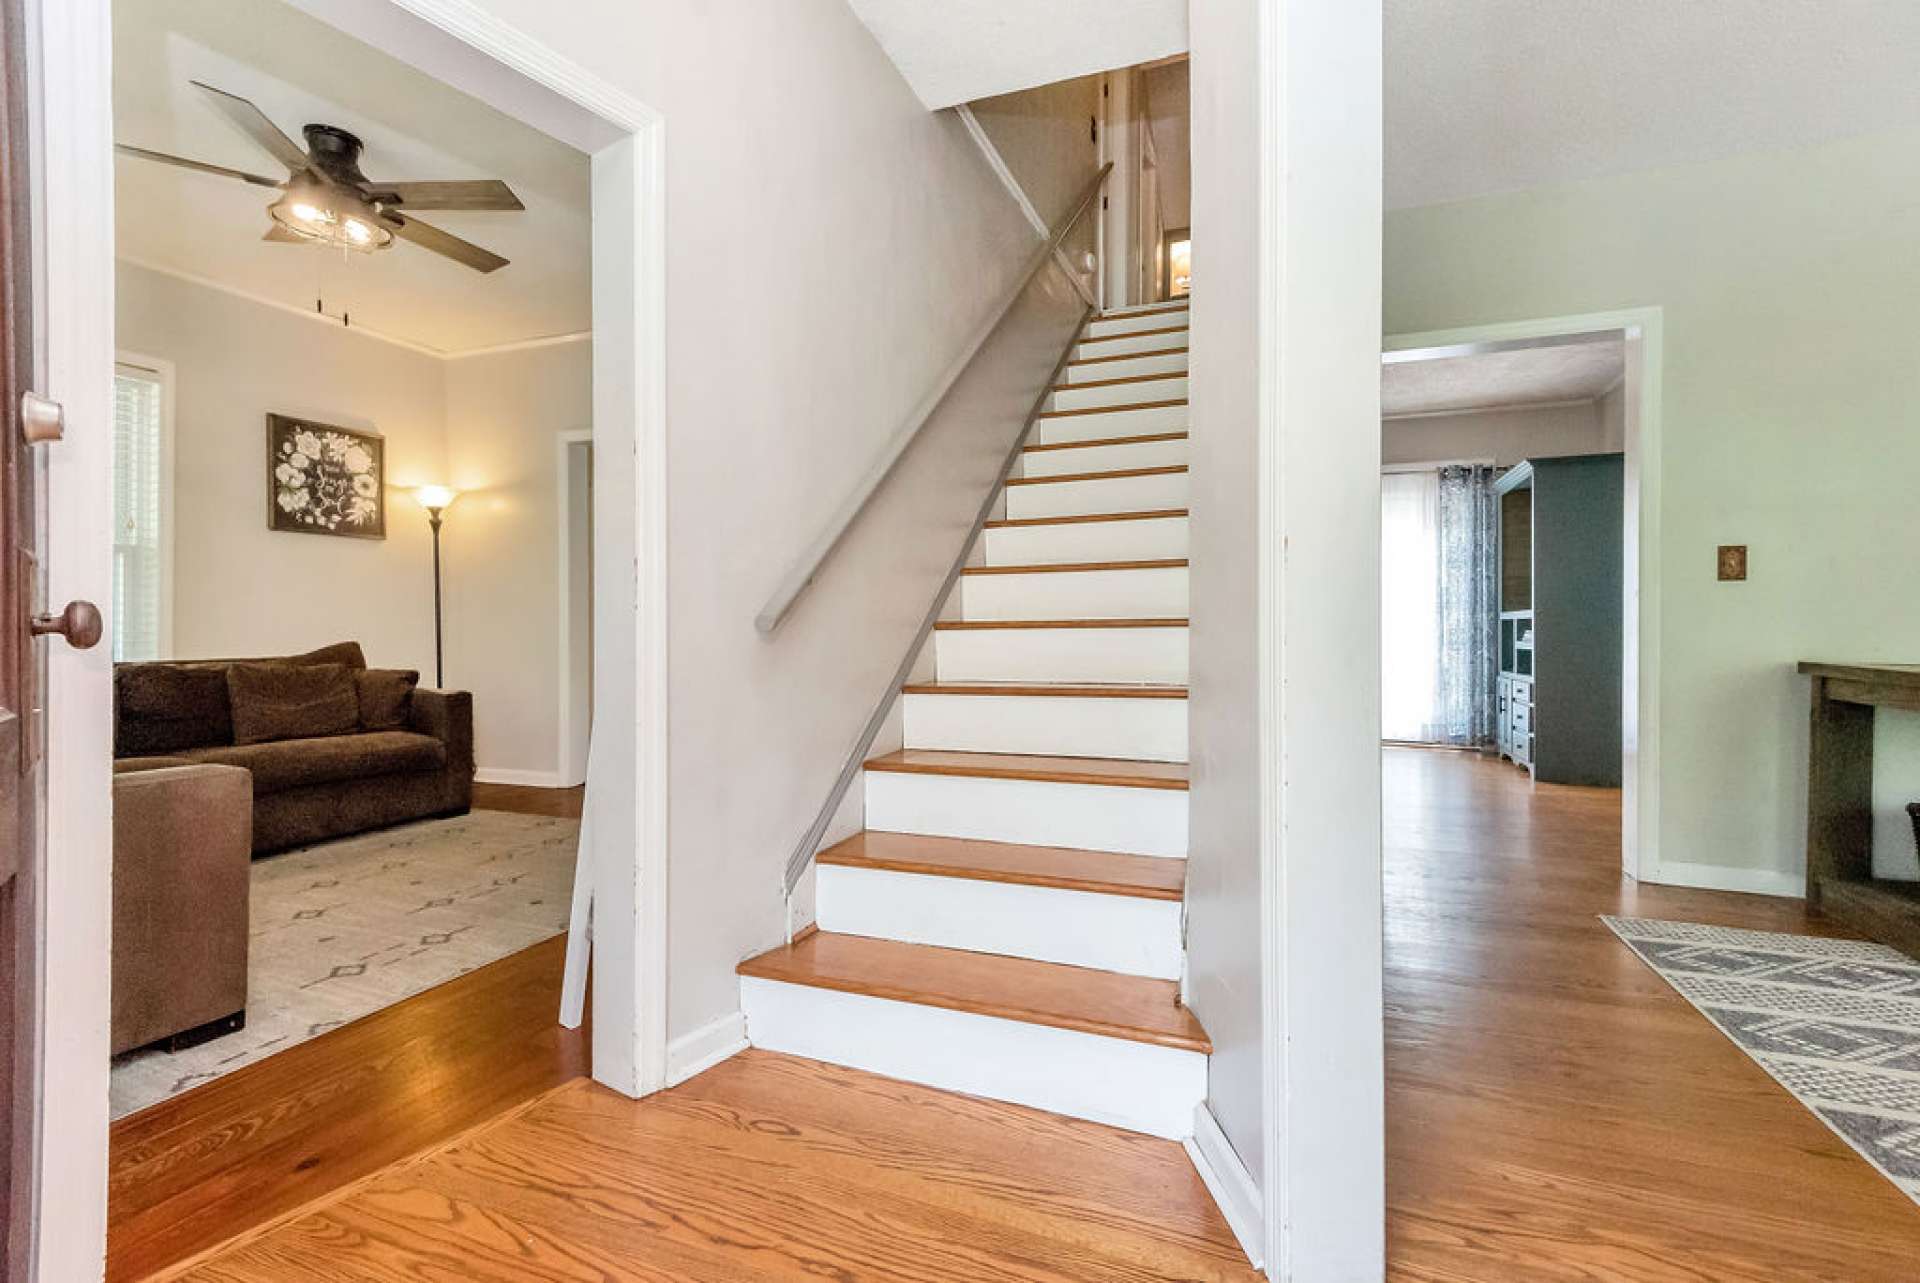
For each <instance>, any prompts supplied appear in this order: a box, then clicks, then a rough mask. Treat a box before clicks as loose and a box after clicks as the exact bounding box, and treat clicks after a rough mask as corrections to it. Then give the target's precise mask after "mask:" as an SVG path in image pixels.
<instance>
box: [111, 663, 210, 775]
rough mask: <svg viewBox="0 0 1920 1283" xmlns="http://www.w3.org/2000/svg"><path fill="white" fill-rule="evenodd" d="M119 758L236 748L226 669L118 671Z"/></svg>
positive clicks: (133, 667) (161, 666) (122, 667)
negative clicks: (215, 747) (214, 747)
mask: <svg viewBox="0 0 1920 1283" xmlns="http://www.w3.org/2000/svg"><path fill="white" fill-rule="evenodd" d="M113 702H114V730H113V752H114V756H116V757H140V756H145V755H150V754H156V753H172V752H176V751H178V750H180V749H183V748H201V747H204V746H206V745H210V744H231V743H233V714H232V711H231V709H230V707H229V705H228V702H227V668H226V665H224V664H168V663H157V664H119V665H116V666H115V668H114V672H113Z"/></svg>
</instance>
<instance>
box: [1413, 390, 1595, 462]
mask: <svg viewBox="0 0 1920 1283" xmlns="http://www.w3.org/2000/svg"><path fill="white" fill-rule="evenodd" d="M1619 448H1620V447H1619V446H1617V445H1608V444H1607V431H1606V425H1605V424H1604V423H1603V422H1602V419H1601V407H1600V403H1599V402H1596V401H1587V402H1581V403H1579V404H1576V405H1547V406H1515V407H1513V408H1511V409H1500V410H1469V411H1467V412H1465V413H1462V414H1428V415H1421V416H1419V417H1418V418H1396V419H1387V420H1385V421H1383V422H1382V423H1381V425H1380V462H1381V463H1384V464H1389V465H1391V464H1406V463H1452V462H1455V461H1458V460H1480V459H1491V460H1493V461H1494V462H1495V463H1498V464H1500V465H1501V466H1503V467H1512V466H1513V465H1514V464H1516V463H1519V462H1520V461H1521V460H1522V459H1540V458H1546V457H1549V456H1552V455H1557V454H1600V453H1603V452H1605V451H1607V450H1617V449H1619Z"/></svg>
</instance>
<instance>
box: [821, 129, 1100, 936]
mask: <svg viewBox="0 0 1920 1283" xmlns="http://www.w3.org/2000/svg"><path fill="white" fill-rule="evenodd" d="M1107 168H1108V169H1111V168H1112V166H1111V165H1109V166H1108V167H1107ZM1100 174H1101V177H1102V178H1104V177H1105V176H1106V170H1104V169H1103V170H1101V171H1100ZM1096 190H1097V189H1096ZM1068 226H1069V227H1071V226H1072V223H1071V221H1069V223H1068ZM1094 311H1095V309H1093V308H1091V307H1089V308H1087V309H1086V310H1085V311H1083V312H1082V313H1081V314H1080V322H1079V324H1077V325H1075V326H1074V327H1073V334H1072V335H1071V336H1070V337H1069V338H1068V339H1067V345H1066V346H1065V347H1064V348H1062V349H1061V350H1060V359H1059V360H1058V361H1055V362H1054V363H1053V372H1052V373H1050V374H1049V375H1047V381H1046V384H1045V386H1043V387H1042V388H1041V389H1040V395H1039V396H1037V397H1035V398H1034V399H1033V406H1032V407H1031V408H1030V409H1029V410H1028V411H1027V420H1026V423H1025V424H1024V425H1022V427H1021V429H1020V435H1019V436H1017V437H1015V438H1014V441H1013V445H1012V447H1011V448H1009V449H1008V451H1007V457H1006V458H1005V459H1004V460H1003V461H1002V462H1001V464H1000V475H999V476H998V477H997V478H996V479H995V480H994V483H993V485H991V486H990V487H988V489H987V497H986V498H985V499H984V500H982V501H981V504H980V511H979V512H977V513H975V514H974V518H973V526H972V528H970V529H969V530H968V531H967V537H966V538H965V539H963V540H961V541H960V551H959V554H958V555H956V556H955V557H954V559H953V564H952V565H951V566H950V567H948V569H947V577H946V578H945V579H943V580H942V581H941V583H940V588H939V590H938V591H936V592H935V593H934V594H933V602H932V604H931V605H929V606H928V607H927V613H926V615H925V616H924V617H923V618H922V619H921V620H920V627H919V630H918V631H917V632H915V633H914V635H913V643H912V644H911V645H909V646H908V647H907V649H906V653H905V654H904V655H903V656H902V657H901V660H900V666H899V667H898V668H896V669H894V670H893V676H892V677H889V678H888V679H887V687H886V689H885V690H884V691H882V692H881V695H880V702H879V703H877V704H875V705H874V708H873V713H872V715H871V716H869V717H868V718H867V724H866V725H865V726H864V727H862V728H861V731H860V738H859V739H858V740H857V741H856V742H855V743H854V746H853V750H852V751H851V752H850V753H848V754H847V757H846V760H845V761H844V762H843V763H842V764H841V766H840V774H839V775H837V776H835V777H834V781H833V788H832V789H831V790H829V792H828V794H827V800H826V802H825V803H824V804H823V805H822V806H821V807H820V812H819V814H817V815H815V816H814V818H813V823H812V824H810V825H808V826H807V831H806V832H805V833H804V834H802V835H801V838H800V842H799V845H797V846H795V847H794V848H793V854H792V855H790V856H788V857H787V870H786V883H785V894H786V895H787V896H788V898H789V904H788V910H789V918H791V910H792V904H791V897H792V895H793V889H794V888H795V887H797V886H799V885H800V879H801V878H802V877H803V876H805V875H806V872H807V865H809V864H811V863H812V862H813V857H814V853H815V851H816V850H818V848H819V846H820V840H821V839H822V838H823V837H825V836H826V832H827V826H828V825H830V824H832V823H833V817H834V814H835V813H836V812H838V811H839V809H840V801H841V799H842V798H844V797H846V795H847V789H849V788H850V787H852V785H853V781H854V778H855V777H856V776H858V775H859V774H860V772H861V770H862V769H863V768H864V767H865V765H866V760H867V750H868V749H870V748H872V747H873V741H874V737H875V736H877V735H879V734H880V728H881V727H882V726H884V725H886V721H887V710H888V708H890V707H891V706H892V704H893V700H894V696H896V695H898V694H899V693H900V688H901V687H902V686H904V685H905V684H906V681H907V678H908V677H909V676H910V675H911V674H912V672H913V663H914V660H915V659H917V658H919V655H920V648H921V647H923V646H925V645H926V644H927V637H928V636H929V635H930V634H931V633H932V632H933V626H934V625H935V624H936V623H938V622H939V621H940V608H941V607H942V606H943V605H945V604H946V600H947V596H948V595H949V594H950V593H952V591H953V585H954V583H955V582H956V581H958V580H959V578H960V572H961V571H962V570H964V569H965V568H966V565H967V554H968V553H970V552H971V551H972V550H973V544H974V541H975V540H976V539H978V538H979V537H980V531H981V529H982V528H983V527H984V526H985V525H986V524H987V519H988V518H989V517H991V516H992V515H993V510H994V506H995V504H996V502H997V501H998V500H999V498H1000V490H1001V487H1002V486H1004V485H1005V484H1006V481H1007V478H1008V477H1010V476H1012V475H1013V468H1014V465H1015V464H1016V463H1018V462H1019V460H1020V452H1021V451H1022V450H1023V449H1025V448H1026V444H1027V438H1028V437H1030V436H1032V435H1033V425H1034V424H1035V423H1038V422H1039V421H1040V412H1041V411H1042V410H1044V409H1046V406H1047V398H1048V397H1049V396H1052V395H1053V386H1054V384H1056V383H1058V382H1059V381H1060V372H1061V371H1062V370H1064V369H1066V368H1067V362H1068V361H1069V360H1070V359H1072V357H1073V349H1074V348H1075V347H1077V346H1078V345H1079V343H1080V336H1081V333H1082V332H1083V331H1084V330H1085V329H1086V328H1087V322H1088V320H1090V319H1091V318H1092V317H1093V315H1094ZM788 936H789V938H791V936H792V922H791V921H789V922H788Z"/></svg>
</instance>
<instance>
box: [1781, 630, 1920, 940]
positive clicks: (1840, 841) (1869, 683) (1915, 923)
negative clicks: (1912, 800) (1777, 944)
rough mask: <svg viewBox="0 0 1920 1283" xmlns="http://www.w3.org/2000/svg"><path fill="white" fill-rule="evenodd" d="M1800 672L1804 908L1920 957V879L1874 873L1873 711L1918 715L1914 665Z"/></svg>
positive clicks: (1918, 679) (1810, 664) (1919, 670)
mask: <svg viewBox="0 0 1920 1283" xmlns="http://www.w3.org/2000/svg"><path fill="white" fill-rule="evenodd" d="M1800 671H1801V672H1802V673H1805V674H1806V675H1807V676H1809V677H1811V678H1813V723H1812V733H1811V736H1810V738H1809V740H1808V748H1807V772H1808V775H1807V906H1808V907H1809V908H1813V909H1818V910H1819V911H1820V912H1822V913H1824V914H1825V915H1826V916H1828V917H1829V918H1833V919H1834V920H1836V921H1838V922H1840V923H1842V924H1844V925H1846V926H1848V927H1851V928H1853V929H1854V930H1856V931H1858V932H1860V933H1861V934H1862V935H1865V936H1868V937H1870V938H1872V939H1875V940H1878V941H1880V942H1881V943H1883V944H1889V945H1892V946H1893V947H1894V948H1896V949H1899V950H1900V951H1901V952H1903V953H1907V954H1911V955H1913V956H1915V957H1920V883H1915V882H1889V881H1886V880H1885V879H1880V878H1875V877H1874V876H1873V717H1874V710H1875V709H1880V708H1898V709H1904V710H1906V711H1907V712H1915V713H1920V664H1823V663H1817V662H1814V661H1810V660H1809V661H1803V662H1802V663H1801V665H1800ZM1916 785H1917V786H1920V781H1916ZM1917 792H1920V789H1917ZM1916 800H1920V797H1917V798H1916Z"/></svg>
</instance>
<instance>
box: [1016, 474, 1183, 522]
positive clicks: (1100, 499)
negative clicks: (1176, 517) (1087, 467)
mask: <svg viewBox="0 0 1920 1283" xmlns="http://www.w3.org/2000/svg"><path fill="white" fill-rule="evenodd" d="M1186 506H1187V474H1186V473H1184V472H1156V473H1152V474H1150V475H1148V476H1144V477H1107V478H1102V479H1100V480H1098V481H1051V482H1047V483H1045V484H1043V485H1037V486H1008V487H1007V516H1008V517H1010V518H1012V519H1013V520H1015V521H1022V520H1026V519H1028V518H1031V517H1081V516H1086V515H1088V514H1092V513H1108V512H1153V511H1156V510H1158V509H1161V508H1184V507H1186Z"/></svg>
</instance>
